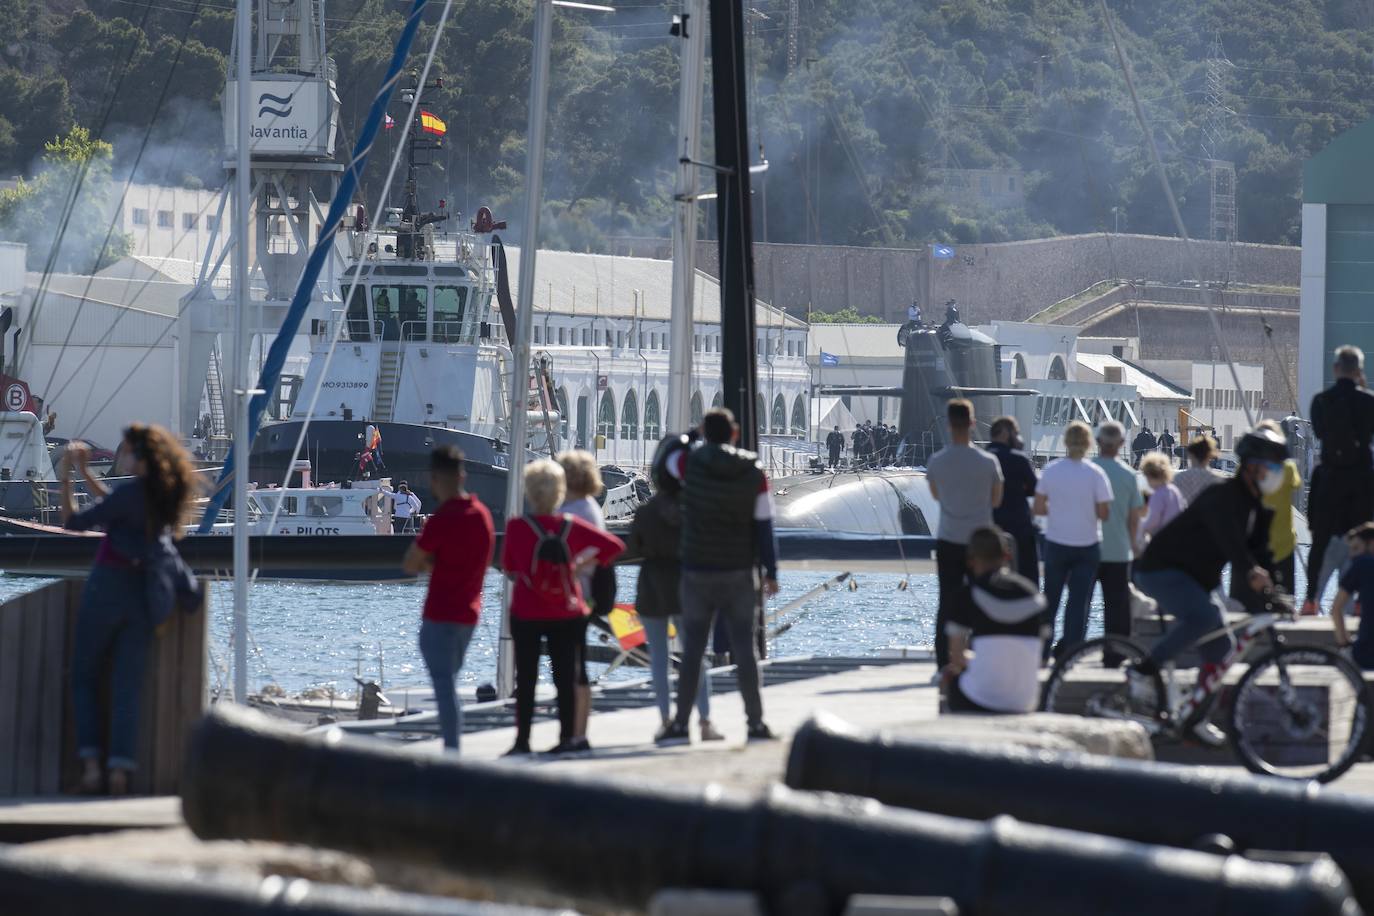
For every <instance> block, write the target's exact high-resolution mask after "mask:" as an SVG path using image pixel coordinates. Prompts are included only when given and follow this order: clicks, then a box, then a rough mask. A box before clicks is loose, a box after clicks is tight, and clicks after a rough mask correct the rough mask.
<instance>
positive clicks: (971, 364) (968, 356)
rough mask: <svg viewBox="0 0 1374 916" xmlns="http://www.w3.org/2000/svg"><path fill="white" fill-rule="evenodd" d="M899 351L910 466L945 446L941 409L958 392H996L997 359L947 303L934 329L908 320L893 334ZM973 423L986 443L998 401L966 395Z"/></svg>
mask: <svg viewBox="0 0 1374 916" xmlns="http://www.w3.org/2000/svg"><path fill="white" fill-rule="evenodd" d="M897 340H898V343H900V344H901V345H902V347H903V349H904V351H905V358H904V363H903V370H902V412H901V420H900V424H899V425H900V430H901V435H902V438H904V439H905V440H906V441H907V442H908V443H909V444H910V445H911V446H912V450H913V453H914V454H913V455H912V460H913V463H915V464H918V465H921V464H925V461H926V459H927V458H929V457H930V456H931V455H932V454H934V453H935V452H937V451H939V450H940V449H942V448H944V447H945V444H946V442H947V438H948V431H947V429H946V426H945V405H946V403H947V402H948V401H949V399H950V398H956V397H960V396H961V395H962V390H963V389H972V390H978V389H982V390H987V389H998V388H1001V387H1002V371H1001V362H1002V360H1001V354H1000V352H999V348H998V345H997V342H996V341H995V340H993V339H992V338H991V337H989V336H987V335H986V334H983V333H981V332H979V331H976V330H974V329H973V328H970V327H969V326H968V325H966V324H964V323H963V321H962V320H961V319H960V317H959V307H958V306H957V305H955V304H954V303H953V302H952V301H951V302H949V303H947V305H946V309H945V320H944V322H943V323H942V324H940V325H938V326H932V325H929V324H926V323H924V322H922V321H920V320H915V321H908V322H907V323H906V324H905V325H903V326H902V328H901V330H900V331H899V332H898V335H897ZM969 400H970V401H972V402H973V410H974V415H975V418H976V426H975V428H974V433H973V438H974V439H975V440H976V441H980V442H983V441H987V439H988V429H989V427H990V426H991V425H992V421H993V420H995V419H996V418H997V417H998V416H1000V415H1001V413H1002V404H1001V398H1000V397H997V396H989V395H976V394H975V395H971V396H969Z"/></svg>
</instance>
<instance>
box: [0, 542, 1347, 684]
mask: <svg viewBox="0 0 1374 916" xmlns="http://www.w3.org/2000/svg"><path fill="white" fill-rule="evenodd" d="M839 571H840V570H837V571H836V572H839ZM636 574H637V573H636V570H635V569H633V568H623V569H621V570H620V580H619V591H618V600H619V601H620V602H622V603H630V602H633V600H634V589H635V578H636ZM834 575H835V573H831V572H814V571H787V570H784V572H783V574H782V576H781V591H780V592H779V593H778V595H777V597H776V598H773V599H771V600H770V603H769V604H770V607H771V608H778V607H782V606H783V605H784V604H786V603H787V602H789V601H791V600H793V599H795V598H797V597H800V596H801V595H803V594H805V593H806V592H807V591H809V590H811V589H813V588H815V587H816V586H818V585H820V584H822V583H824V582H826V581H827V580H829V579H831V578H832V577H833V576H834ZM852 579H853V581H854V582H855V583H856V584H857V588H855V589H853V590H851V589H850V588H849V587H848V585H847V584H842V585H840V586H838V587H836V588H834V589H832V590H830V591H826V592H823V593H821V594H819V595H817V596H816V597H815V598H814V599H813V600H811V601H810V602H809V603H807V604H806V605H805V606H803V607H800V608H798V609H797V610H795V611H793V612H792V613H790V614H788V615H787V617H786V619H785V621H784V622H787V621H791V622H793V626H792V627H791V628H790V629H788V630H787V632H785V633H783V634H782V635H781V636H779V637H778V638H777V639H776V640H774V641H773V642H771V643H770V645H769V653H770V655H774V656H789V655H872V654H876V653H877V652H879V651H880V650H882V649H884V648H887V647H891V646H916V647H923V648H929V647H931V646H933V643H934V634H935V611H936V605H937V603H938V590H937V587H936V580H935V576H934V575H933V574H912V575H909V576H907V575H903V574H902V573H900V572H894V573H866V574H856V575H855V576H853V577H852ZM48 581H51V580H46V579H38V578H33V577H26V576H0V600H4V599H8V598H10V597H13V596H14V595H17V594H20V593H22V592H25V591H29V590H30V589H33V588H36V587H38V586H39V585H41V584H43V583H45V582H48ZM903 582H905V583H906V587H905V588H902V587H901V585H902V583H903ZM1304 585H1305V583H1304V579H1303V569H1302V568H1301V566H1299V569H1298V586H1299V589H1301V588H1303V587H1304ZM1332 592H1334V585H1333V586H1331V587H1330V588H1329V590H1328V596H1327V600H1328V601H1329V598H1330V594H1331V593H1332ZM424 594H425V584H424V583H423V582H416V583H402V584H398V583H385V584H381V583H379V584H335V583H320V582H272V581H262V582H258V583H256V584H254V585H253V587H252V590H251V592H250V598H249V602H250V604H249V613H250V621H251V623H250V632H249V646H248V651H249V666H250V667H249V685H250V689H252V690H254V691H256V690H260V689H261V688H263V687H264V686H266V685H269V684H275V685H277V686H279V687H280V688H282V689H283V690H285V691H286V692H287V693H289V694H296V693H300V692H302V691H305V690H308V689H311V688H318V689H322V690H324V691H329V690H334V691H336V692H337V693H339V694H352V693H353V691H354V687H355V684H354V681H353V678H354V677H355V675H360V676H361V677H362V678H364V679H365V680H368V679H370V680H381V681H382V683H383V684H384V686H385V687H386V688H387V689H396V688H400V687H405V686H415V687H424V686H425V685H426V682H427V677H426V673H425V669H424V663H423V662H422V661H421V659H420V653H419V649H418V647H417V645H416V640H417V637H418V632H419V625H420V608H421V605H422V604H423V602H424ZM500 602H501V577H500V576H499V575H498V574H497V573H495V572H492V573H490V574H488V576H487V580H486V585H485V587H484V599H483V612H482V617H481V621H480V623H479V624H478V627H477V632H476V633H475V634H474V635H473V640H472V643H471V645H470V647H469V649H468V654H467V661H466V663H465V665H464V667H463V672H462V676H461V683H462V685H463V686H465V687H467V688H472V687H475V686H477V685H478V684H483V683H488V682H492V681H494V680H495V677H496V650H497V641H498V636H499V629H500V613H499V608H500ZM232 616H233V607H232V595H231V584H230V583H229V582H227V581H216V582H214V583H213V584H212V588H211V603H210V653H211V663H212V665H211V667H212V670H211V672H210V686H211V689H212V690H225V691H227V689H228V685H229V683H230V678H229V663H230V662H229V659H230V658H231V652H230V651H229V646H230V632H231V621H232ZM1060 617H1061V619H1062V617H1063V613H1062V610H1061V613H1060ZM1101 628H1102V603H1101V599H1100V596H1099V595H1098V594H1096V593H1095V594H1094V596H1093V610H1092V614H1091V616H1090V618H1089V630H1090V632H1094V633H1095V632H1100V631H1101ZM592 638H596V636H595V635H594V636H593V637H592ZM546 667H547V666H546ZM599 670H604V666H593V669H592V673H593V676H596V674H597V673H598V671H599ZM545 674H546V675H547V671H546V672H545ZM644 675H645V671H644V669H642V668H625V667H622V668H620V669H619V670H618V671H616V672H613V673H612V674H611V675H610V677H611V678H613V679H615V678H634V677H643V676H644Z"/></svg>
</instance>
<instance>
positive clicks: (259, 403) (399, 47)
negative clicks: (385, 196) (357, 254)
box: [197, 0, 428, 534]
mask: <svg viewBox="0 0 1374 916" xmlns="http://www.w3.org/2000/svg"><path fill="white" fill-rule="evenodd" d="M427 2H428V0H413V2H412V3H411V6H410V14H409V16H408V17H407V18H406V24H405V28H404V29H402V30H401V37H400V38H398V39H397V41H396V50H395V51H394V52H393V53H392V55H391V64H390V65H389V66H388V67H387V71H386V79H384V80H382V85H381V86H380V87H379V88H378V90H377V95H376V97H375V98H373V100H372V107H371V108H370V109H369V110H368V112H367V120H366V121H364V122H363V129H362V132H361V133H360V134H359V135H358V142H357V143H356V144H355V145H354V147H353V158H352V159H351V160H350V161H349V163H348V168H347V169H345V170H344V173H343V178H342V179H341V180H340V181H339V190H338V191H337V192H336V193H335V194H334V199H333V200H332V201H330V203H329V213H328V214H327V215H326V216H325V219H324V224H323V225H322V226H321V227H320V238H319V241H317V242H316V243H315V247H314V249H313V250H312V251H311V252H310V258H309V260H307V261H306V263H305V270H304V271H303V272H302V273H301V279H300V282H299V283H298V284H297V285H296V293H295V295H294V296H292V297H291V307H290V308H288V309H287V310H286V318H285V319H284V320H283V321H282V325H281V329H280V330H278V331H277V336H276V339H275V340H273V341H272V346H271V348H270V349H269V350H268V351H267V359H266V360H265V361H264V362H263V364H262V372H261V374H259V376H258V386H257V387H258V389H259V390H260V391H261V392H262V393H261V394H255V395H253V399H252V400H251V401H250V402H249V404H248V441H247V442H246V443H243V442H235V443H234V444H233V446H232V447H231V448H230V451H229V456H228V457H227V458H226V459H225V462H224V470H223V471H222V472H221V473H220V478H219V480H218V482H216V484H215V491H214V493H213V494H211V496H210V503H209V505H207V506H206V508H205V516H204V517H203V518H202V519H201V521H200V527H199V528H198V529H197V531H198V533H200V534H209V533H210V530H211V528H212V527H213V526H214V524H215V520H216V519H217V518H219V513H220V510H221V509H222V508H224V503H225V502H226V501H227V500H228V498H229V495H230V493H231V492H232V490H233V487H232V484H233V482H234V471H233V467H234V451H235V450H236V449H238V448H240V447H243V448H248V449H251V448H252V447H253V439H254V437H256V436H257V434H258V426H259V425H260V424H261V423H262V413H263V411H264V410H266V409H267V399H268V397H269V395H270V393H271V392H273V391H275V390H276V388H277V383H278V382H279V381H280V380H281V370H282V366H284V365H285V364H286V355H287V353H288V351H290V349H291V341H292V340H293V339H294V338H295V336H296V334H297V332H299V331H300V327H301V321H302V320H303V319H304V318H305V312H306V309H307V308H309V307H310V298H311V291H312V290H313V289H314V288H315V281H316V280H318V279H319V277H320V271H322V270H323V269H324V263H325V261H326V260H327V259H328V258H329V254H330V248H331V247H332V246H333V244H334V236H335V234H336V233H337V232H338V231H339V224H340V223H341V222H342V221H343V217H344V212H345V211H346V210H347V209H348V207H349V204H350V202H351V201H352V199H353V191H354V190H355V189H356V188H357V186H358V179H359V177H360V176H361V174H362V171H363V168H364V167H365V166H366V165H367V157H368V154H369V153H370V152H371V151H372V144H373V143H374V142H375V141H376V139H377V133H378V131H380V130H381V129H382V120H383V118H385V117H386V106H387V103H389V102H390V101H391V94H392V91H393V90H394V89H395V88H396V82H397V81H398V80H399V79H400V78H401V70H402V69H403V68H404V66H405V62H406V58H407V57H409V56H410V46H411V45H412V44H413V43H414V42H415V33H416V32H417V31H418V30H419V28H420V13H421V12H422V11H423V10H424V8H425V4H426V3H427ZM240 142H243V141H242V140H240ZM240 235H241V233H240ZM235 244H239V245H242V244H243V239H242V237H240V238H239V239H238V241H237V242H236V243H235Z"/></svg>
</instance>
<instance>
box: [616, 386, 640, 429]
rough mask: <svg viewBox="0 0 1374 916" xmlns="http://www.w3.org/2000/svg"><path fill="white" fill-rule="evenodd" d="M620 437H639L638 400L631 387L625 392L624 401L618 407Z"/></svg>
mask: <svg viewBox="0 0 1374 916" xmlns="http://www.w3.org/2000/svg"><path fill="white" fill-rule="evenodd" d="M620 438H622V439H627V440H634V439H638V438H639V401H638V400H637V399H636V398H635V392H634V389H633V388H631V389H630V390H629V391H627V392H625V403H624V404H623V405H621V408H620Z"/></svg>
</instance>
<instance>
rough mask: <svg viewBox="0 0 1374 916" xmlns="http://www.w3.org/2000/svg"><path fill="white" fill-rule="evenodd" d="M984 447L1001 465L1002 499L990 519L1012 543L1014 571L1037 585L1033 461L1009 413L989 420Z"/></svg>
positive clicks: (1038, 559)
mask: <svg viewBox="0 0 1374 916" xmlns="http://www.w3.org/2000/svg"><path fill="white" fill-rule="evenodd" d="M991 438H992V441H991V442H990V443H989V444H988V451H990V452H992V454H993V455H995V456H996V457H997V463H998V464H1000V465H1002V481H1003V489H1002V501H1001V503H999V504H998V505H997V506H995V507H993V510H992V520H993V523H994V524H996V525H997V527H998V528H1001V529H1002V530H1003V531H1005V532H1006V533H1007V535H1008V537H1010V538H1011V540H1012V544H1013V546H1014V547H1015V553H1014V560H1013V562H1014V565H1015V568H1016V571H1017V572H1018V573H1020V574H1021V575H1022V576H1024V577H1025V578H1026V579H1029V580H1030V581H1031V582H1032V583H1035V584H1036V587H1037V588H1038V587H1039V582H1040V555H1039V551H1038V550H1037V547H1036V541H1035V521H1034V520H1033V519H1032V518H1031V510H1030V504H1029V503H1028V502H1027V501H1026V500H1028V499H1030V498H1031V497H1033V496H1034V495H1035V480H1036V474H1035V465H1033V464H1031V460H1030V458H1028V457H1026V453H1025V452H1023V451H1021V430H1020V429H1019V428H1018V427H1017V425H1016V420H1014V419H1013V418H1011V417H998V418H997V419H996V420H993V421H992V430H991Z"/></svg>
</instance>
